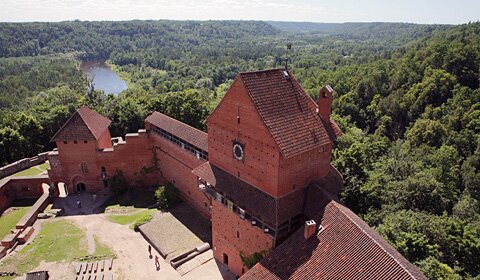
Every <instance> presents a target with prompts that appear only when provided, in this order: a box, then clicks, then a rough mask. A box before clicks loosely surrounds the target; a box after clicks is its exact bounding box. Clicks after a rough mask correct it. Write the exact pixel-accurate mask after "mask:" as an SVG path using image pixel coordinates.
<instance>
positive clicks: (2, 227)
mask: <svg viewBox="0 0 480 280" xmlns="http://www.w3.org/2000/svg"><path fill="white" fill-rule="evenodd" d="M28 209H30V207H29V206H28V207H15V208H14V210H13V211H12V212H9V213H8V214H4V215H2V216H1V217H0V240H2V239H3V238H4V237H5V236H7V235H8V234H10V230H11V229H13V228H14V227H15V225H16V224H17V223H18V221H20V219H21V218H22V217H23V216H24V215H25V214H26V213H27V211H28Z"/></svg>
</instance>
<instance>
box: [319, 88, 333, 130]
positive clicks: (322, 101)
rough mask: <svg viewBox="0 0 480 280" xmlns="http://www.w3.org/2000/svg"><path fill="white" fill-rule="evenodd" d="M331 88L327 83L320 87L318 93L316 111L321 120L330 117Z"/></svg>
mask: <svg viewBox="0 0 480 280" xmlns="http://www.w3.org/2000/svg"><path fill="white" fill-rule="evenodd" d="M332 98H333V89H332V87H330V86H329V85H326V86H324V87H323V88H321V89H320V94H319V95H318V113H319V115H320V117H322V119H323V120H325V121H327V120H329V119H330V109H331V107H332Z"/></svg>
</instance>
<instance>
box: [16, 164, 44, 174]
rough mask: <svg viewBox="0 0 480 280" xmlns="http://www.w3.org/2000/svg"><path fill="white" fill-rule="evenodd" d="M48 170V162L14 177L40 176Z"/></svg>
mask: <svg viewBox="0 0 480 280" xmlns="http://www.w3.org/2000/svg"><path fill="white" fill-rule="evenodd" d="M47 168H48V162H44V163H42V164H40V165H36V166H32V167H30V168H29V169H25V170H23V171H20V172H18V173H15V174H13V176H15V177H18V176H35V175H40V174H41V173H42V172H44V171H46V170H47Z"/></svg>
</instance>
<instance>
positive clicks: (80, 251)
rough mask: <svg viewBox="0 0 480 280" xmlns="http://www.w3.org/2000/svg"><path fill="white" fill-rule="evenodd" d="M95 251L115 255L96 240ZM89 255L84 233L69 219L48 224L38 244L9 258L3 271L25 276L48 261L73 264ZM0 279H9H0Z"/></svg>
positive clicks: (45, 225) (100, 253)
mask: <svg viewBox="0 0 480 280" xmlns="http://www.w3.org/2000/svg"><path fill="white" fill-rule="evenodd" d="M95 244H96V250H95V253H94V254H93V255H92V256H102V255H109V256H113V252H112V251H111V250H110V248H109V247H107V246H105V245H103V244H101V243H100V242H99V241H98V240H97V239H96V238H95ZM87 255H88V251H87V240H86V236H85V232H84V231H83V230H82V229H80V228H79V227H77V226H76V225H75V224H74V223H72V222H70V221H67V220H56V221H51V222H46V223H44V224H43V226H42V229H41V231H40V233H39V234H38V236H37V237H36V238H35V241H34V242H32V243H30V244H29V245H27V246H26V247H25V248H23V249H22V250H21V251H20V252H19V253H18V254H16V255H14V256H12V257H11V258H8V259H6V260H5V261H4V262H3V264H2V270H6V271H16V272H17V273H19V274H22V273H25V272H27V271H30V270H32V269H34V268H35V267H37V266H38V265H39V264H40V262H41V261H42V260H44V261H46V262H59V261H72V260H74V259H78V258H81V257H85V256H87ZM0 279H2V280H4V279H9V278H7V277H0Z"/></svg>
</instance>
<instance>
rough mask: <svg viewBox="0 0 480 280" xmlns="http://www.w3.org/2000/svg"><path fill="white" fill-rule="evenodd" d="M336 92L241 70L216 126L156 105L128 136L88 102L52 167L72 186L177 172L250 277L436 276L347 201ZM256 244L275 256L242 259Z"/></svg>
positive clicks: (161, 179)
mask: <svg viewBox="0 0 480 280" xmlns="http://www.w3.org/2000/svg"><path fill="white" fill-rule="evenodd" d="M332 94H333V90H332V88H330V87H329V86H327V87H324V88H322V89H321V90H320V94H319V100H318V102H315V101H314V100H312V99H311V98H310V97H309V95H308V94H306V93H305V91H304V90H303V89H302V87H301V86H300V84H299V83H298V82H297V80H296V79H295V77H293V76H292V75H291V73H290V72H288V71H285V70H283V69H273V70H266V71H257V72H248V73H240V74H239V75H238V76H237V77H236V79H235V80H234V82H233V84H232V86H231V87H230V89H229V90H228V92H227V93H226V94H225V97H224V98H223V100H222V101H221V102H220V104H219V105H218V107H217V108H216V109H215V110H214V111H213V113H212V114H211V115H210V116H209V117H208V119H207V126H208V134H207V133H204V132H202V131H199V130H197V129H195V128H193V127H190V126H188V125H186V124H184V123H182V122H179V121H177V120H175V119H172V118H170V117H168V116H166V115H163V114H161V113H158V112H154V113H153V114H151V115H150V116H148V117H147V119H146V120H145V129H143V130H139V131H138V133H132V134H127V135H126V136H125V140H123V139H121V138H116V139H115V138H114V139H111V137H110V132H109V129H108V126H109V124H110V120H108V119H107V118H105V117H103V116H101V115H99V114H97V113H96V112H94V111H92V110H90V109H88V108H86V107H83V108H80V109H79V110H78V111H77V112H76V113H75V114H73V116H72V117H71V118H70V119H69V120H68V121H67V122H66V124H65V125H64V126H63V127H62V128H61V129H60V130H59V131H58V132H57V134H56V135H55V136H54V137H53V139H52V141H55V142H56V144H57V147H58V150H57V151H55V152H52V153H51V154H50V155H49V161H50V165H51V169H50V170H49V177H50V180H51V182H52V183H53V184H55V185H56V184H59V183H65V185H66V186H67V189H68V192H70V193H72V192H81V191H87V192H97V191H99V190H102V189H103V188H108V187H109V186H108V181H107V179H108V178H109V177H110V176H112V175H113V174H114V173H115V172H117V170H120V171H122V172H123V175H124V176H125V178H126V179H127V181H129V182H132V184H135V183H137V184H146V185H148V184H151V185H153V184H159V183H165V182H171V183H172V184H174V185H175V186H176V187H177V188H178V189H179V190H180V195H181V198H182V199H183V200H184V201H186V202H187V203H189V204H190V205H192V206H193V207H194V208H195V209H196V210H197V211H198V212H199V213H200V214H202V215H204V216H206V217H208V218H210V219H211V222H212V240H213V244H212V248H213V252H214V256H215V258H216V259H217V260H218V261H220V262H222V263H224V264H226V265H227V266H228V268H229V270H231V271H232V272H233V273H235V274H236V275H238V276H242V275H243V276H242V279H243V278H245V279H288V278H295V279H425V276H424V275H423V274H422V273H421V272H420V271H418V269H417V268H416V267H415V266H413V265H412V264H410V263H409V262H408V261H407V260H406V259H405V258H403V257H402V256H401V255H400V254H399V253H398V252H397V251H396V250H395V249H394V248H392V247H391V246H390V245H389V244H388V243H387V242H385V240H384V239H382V238H381V237H380V236H379V235H378V234H377V233H376V232H375V231H374V230H373V229H371V228H370V227H369V226H368V225H367V224H366V223H365V222H363V221H362V220H361V219H360V218H359V217H358V216H356V215H355V214H354V213H353V212H351V211H350V210H349V209H348V208H346V207H344V206H343V205H341V204H340V203H339V202H337V200H336V197H337V194H338V192H339V190H340V188H341V186H342V176H341V174H340V173H339V172H338V171H337V170H336V169H335V168H334V167H333V166H332V165H331V164H330V162H331V154H332V147H333V142H334V140H335V139H336V137H338V136H339V135H340V134H341V131H340V129H339V127H338V126H337V125H336V123H335V122H334V121H333V120H332V119H331V118H330V107H331V104H332ZM112 140H113V141H112ZM112 143H113V144H112ZM146 170H148V171H149V172H146ZM255 253H260V254H264V255H266V257H265V258H264V259H263V260H262V261H261V262H260V263H258V264H256V265H255V266H254V267H253V268H252V269H250V270H249V269H248V268H247V267H246V265H245V262H244V261H242V258H243V259H245V258H249V257H250V256H252V255H253V254H255Z"/></svg>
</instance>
